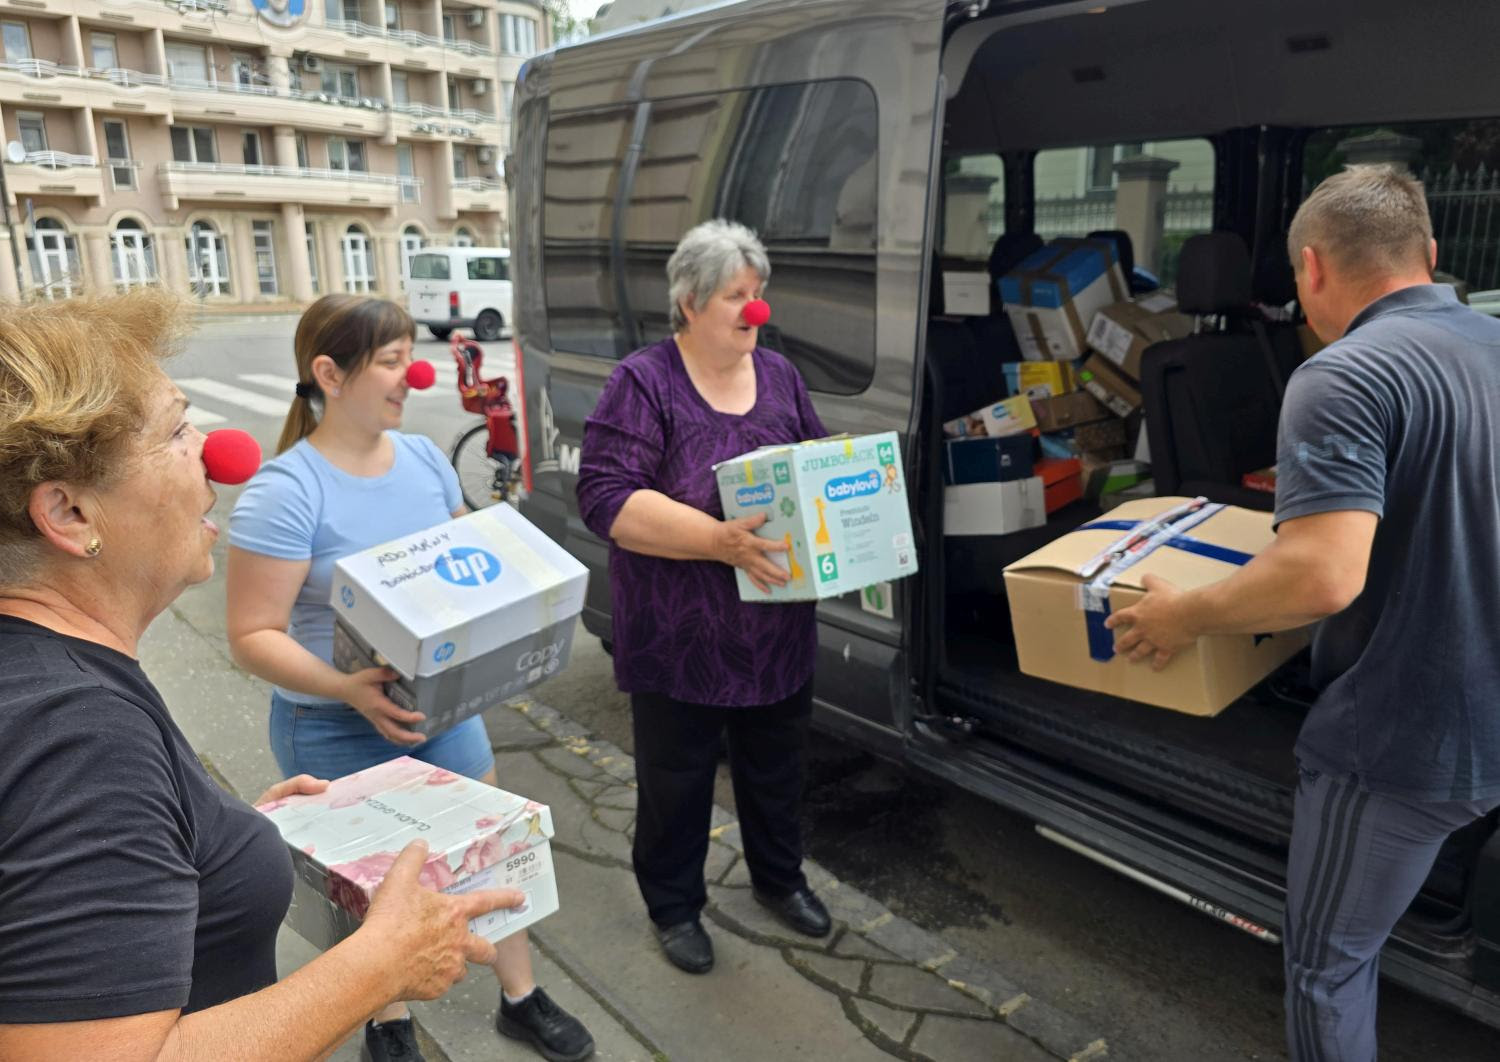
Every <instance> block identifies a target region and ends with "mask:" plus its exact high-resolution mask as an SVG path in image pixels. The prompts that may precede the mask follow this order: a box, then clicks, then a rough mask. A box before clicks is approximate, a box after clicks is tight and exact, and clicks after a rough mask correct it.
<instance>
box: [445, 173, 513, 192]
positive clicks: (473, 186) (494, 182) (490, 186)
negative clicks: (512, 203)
mask: <svg viewBox="0 0 1500 1062" xmlns="http://www.w3.org/2000/svg"><path fill="white" fill-rule="evenodd" d="M453 187H454V188H462V189H464V190H465V191H469V192H498V191H499V190H500V189H502V188H504V187H505V183H504V182H503V181H501V180H500V179H499V178H498V177H455V178H453Z"/></svg>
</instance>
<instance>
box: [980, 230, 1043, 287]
mask: <svg viewBox="0 0 1500 1062" xmlns="http://www.w3.org/2000/svg"><path fill="white" fill-rule="evenodd" d="M1042 243H1043V241H1042V238H1041V237H1040V236H1038V235H1037V234H1036V233H1034V232H1002V233H1001V234H1000V238H999V239H997V240H996V241H995V247H994V249H993V250H992V251H990V277H991V278H992V279H993V278H996V277H1003V276H1005V274H1006V273H1009V272H1010V271H1011V270H1012V269H1014V268H1016V266H1018V265H1020V264H1021V260H1022V259H1023V258H1025V257H1026V256H1027V255H1029V254H1031V253H1032V252H1033V251H1038V250H1040V249H1041V247H1042Z"/></svg>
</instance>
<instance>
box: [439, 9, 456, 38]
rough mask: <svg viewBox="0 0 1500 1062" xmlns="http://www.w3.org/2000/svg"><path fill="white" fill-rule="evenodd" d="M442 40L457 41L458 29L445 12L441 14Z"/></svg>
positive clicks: (451, 17) (450, 16)
mask: <svg viewBox="0 0 1500 1062" xmlns="http://www.w3.org/2000/svg"><path fill="white" fill-rule="evenodd" d="M443 40H445V41H456V40H458V28H457V26H456V25H455V24H454V21H453V16H452V15H450V14H448V13H447V12H446V11H445V12H443Z"/></svg>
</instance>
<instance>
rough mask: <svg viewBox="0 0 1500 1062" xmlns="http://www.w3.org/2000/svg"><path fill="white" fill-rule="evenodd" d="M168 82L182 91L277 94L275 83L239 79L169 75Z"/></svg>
mask: <svg viewBox="0 0 1500 1062" xmlns="http://www.w3.org/2000/svg"><path fill="white" fill-rule="evenodd" d="M167 84H168V86H170V87H171V88H173V89H176V90H178V91H181V92H232V93H235V94H236V95H240V96H277V95H280V93H278V92H277V91H276V86H274V85H246V84H244V83H243V82H239V81H203V80H201V79H200V78H195V77H169V78H167Z"/></svg>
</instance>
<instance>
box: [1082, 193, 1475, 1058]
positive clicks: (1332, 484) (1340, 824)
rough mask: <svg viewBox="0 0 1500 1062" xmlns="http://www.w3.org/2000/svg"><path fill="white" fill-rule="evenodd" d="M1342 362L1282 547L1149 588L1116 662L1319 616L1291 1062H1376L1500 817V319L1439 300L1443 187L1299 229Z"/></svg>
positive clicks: (1304, 405)
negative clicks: (1221, 576) (1470, 844)
mask: <svg viewBox="0 0 1500 1062" xmlns="http://www.w3.org/2000/svg"><path fill="white" fill-rule="evenodd" d="M1287 242H1288V245H1289V251H1290V253H1291V256H1292V262H1293V265H1294V267H1295V269H1296V273H1297V293H1298V298H1299V300H1300V302H1301V305H1302V308H1303V311H1304V312H1305V313H1306V314H1307V320H1308V323H1309V324H1310V325H1311V326H1312V328H1313V330H1314V331H1315V332H1316V333H1317V334H1318V336H1319V337H1320V338H1322V339H1323V340H1324V341H1325V342H1327V343H1328V344H1329V346H1328V347H1327V348H1326V349H1324V350H1322V351H1320V352H1319V353H1318V354H1317V355H1316V356H1315V357H1314V358H1313V359H1312V360H1310V361H1309V362H1307V363H1306V364H1304V365H1303V366H1301V367H1300V368H1298V370H1297V371H1296V372H1295V373H1294V374H1293V375H1292V378H1291V381H1290V383H1289V384H1288V385H1287V391H1286V401H1285V404H1284V406H1283V407H1282V413H1281V430H1280V439H1279V443H1278V447H1277V451H1278V473H1279V479H1278V482H1277V487H1276V525H1277V537H1276V541H1275V543H1274V544H1273V545H1272V546H1271V547H1270V548H1269V549H1267V550H1265V551H1264V552H1263V553H1261V554H1260V555H1259V556H1257V557H1256V558H1255V559H1254V560H1252V561H1251V562H1250V563H1249V564H1247V565H1245V567H1244V568H1242V569H1240V570H1239V571H1238V572H1237V573H1236V574H1235V575H1234V576H1232V577H1231V578H1229V579H1226V580H1224V581H1223V582H1222V583H1219V584H1217V585H1215V586H1209V587H1205V588H1204V589H1202V590H1197V591H1192V592H1187V593H1183V592H1181V591H1178V590H1177V589H1176V588H1174V587H1172V586H1171V585H1170V584H1168V583H1165V582H1163V581H1161V580H1154V581H1153V580H1150V579H1149V577H1148V581H1147V584H1146V585H1147V589H1148V590H1150V591H1151V592H1150V593H1148V594H1147V595H1146V597H1144V598H1143V599H1142V600H1141V601H1140V602H1139V603H1138V604H1137V605H1136V606H1135V607H1133V608H1129V609H1123V610H1121V611H1120V612H1117V613H1115V614H1114V616H1113V617H1112V618H1111V621H1110V625H1111V626H1112V627H1113V628H1114V629H1115V632H1116V646H1117V648H1118V649H1119V651H1121V652H1126V653H1129V654H1130V657H1131V659H1133V660H1135V661H1137V662H1142V661H1148V660H1149V661H1151V662H1152V663H1153V664H1155V666H1158V667H1160V666H1162V665H1164V664H1165V663H1166V662H1167V661H1168V660H1169V659H1171V656H1172V654H1173V653H1175V652H1176V651H1178V650H1179V649H1181V648H1183V647H1184V646H1186V645H1189V644H1191V643H1192V642H1193V641H1194V640H1195V639H1196V638H1197V637H1198V636H1199V635H1203V634H1218V633H1226V634H1227V633H1256V632H1264V631H1274V630H1285V629H1287V628H1290V627H1296V626H1300V625H1302V624H1305V623H1309V622H1312V621H1315V620H1321V621H1322V622H1321V623H1320V624H1319V626H1318V630H1317V635H1316V637H1315V639H1314V641H1313V672H1314V680H1315V681H1316V683H1317V685H1318V686H1319V688H1320V689H1321V691H1322V692H1321V694H1320V696H1319V698H1318V701H1317V703H1316V704H1315V705H1314V706H1313V708H1312V711H1311V712H1310V713H1309V714H1308V717H1307V721H1306V723H1305V724H1304V725H1303V728H1302V733H1301V736H1300V737H1299V739H1298V742H1297V761H1298V764H1299V767H1300V769H1301V779H1300V782H1299V785H1298V787H1297V796H1296V804H1295V811H1294V819H1293V827H1292V845H1291V853H1290V858H1289V863H1288V868H1287V909H1286V919H1285V925H1284V930H1283V936H1284V944H1285V960H1286V976H1287V992H1286V1008H1287V1015H1286V1018H1287V1039H1288V1046H1289V1048H1290V1050H1291V1055H1292V1058H1293V1059H1295V1060H1298V1062H1303V1060H1310V1059H1338V1060H1340V1062H1366V1060H1372V1059H1374V1058H1375V993H1376V973H1377V961H1378V957H1379V954H1380V949H1381V946H1382V945H1383V944H1384V943H1385V941H1386V938H1387V937H1389V936H1390V933H1391V930H1392V928H1393V927H1394V926H1395V924H1396V921H1397V919H1399V918H1400V917H1401V915H1402V914H1403V913H1404V912H1405V911H1406V908H1407V907H1408V906H1409V905H1410V903H1411V901H1412V899H1413V898H1414V897H1415V896H1416V894H1417V892H1418V890H1419V889H1420V888H1421V886H1422V883H1423V881H1424V880H1425V879H1426V877H1427V874H1428V872H1429V871H1430V870H1431V868H1432V864H1433V861H1434V860H1435V859H1436V857H1437V854H1438V850H1439V849H1440V848H1441V847H1442V844H1443V842H1444V840H1446V839H1447V837H1448V835H1449V834H1450V833H1452V832H1453V831H1454V830H1456V829H1459V828H1460V827H1462V826H1465V825H1467V824H1469V823H1470V822H1473V821H1474V820H1475V819H1476V818H1479V817H1481V816H1484V815H1487V814H1488V813H1489V812H1491V811H1492V810H1494V809H1495V807H1497V806H1500V651H1497V648H1500V647H1497V646H1496V644H1495V635H1494V634H1493V633H1492V632H1493V630H1494V624H1495V618H1496V617H1497V616H1500V489H1497V488H1500V321H1496V320H1494V319H1492V318H1490V317H1486V316H1484V315H1483V314H1480V313H1476V312H1475V311H1473V310H1470V309H1469V308H1468V307H1466V306H1464V305H1462V304H1461V303H1459V301H1458V299H1457V298H1456V297H1455V295H1454V293H1453V289H1452V288H1450V287H1447V286H1445V285H1441V284H1433V283H1432V279H1431V270H1432V267H1433V265H1434V263H1435V262H1436V254H1437V247H1436V244H1435V243H1434V242H1433V239H1432V225H1431V222H1430V220H1429V216H1428V212H1427V203H1426V200H1425V198H1424V196H1423V194H1422V188H1421V185H1420V184H1418V183H1417V182H1416V181H1414V180H1412V179H1411V178H1410V177H1407V176H1405V175H1402V174H1398V173H1396V172H1394V171H1392V170H1390V169H1389V168H1386V167H1372V166H1354V167H1350V168H1349V169H1348V170H1346V171H1345V172H1344V173H1340V174H1338V175H1336V176H1334V177H1330V178H1328V180H1326V181H1324V182H1323V183H1322V184H1320V185H1319V186H1318V188H1317V189H1316V190H1315V191H1314V192H1313V194H1312V195H1311V196H1309V197H1308V199H1307V201H1306V202H1305V203H1303V204H1302V207H1301V209H1299V210H1298V211H1297V216H1296V217H1295V218H1294V219H1293V221H1292V225H1291V230H1290V232H1289V233H1288V241H1287Z"/></svg>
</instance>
